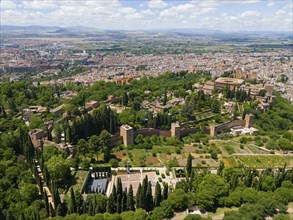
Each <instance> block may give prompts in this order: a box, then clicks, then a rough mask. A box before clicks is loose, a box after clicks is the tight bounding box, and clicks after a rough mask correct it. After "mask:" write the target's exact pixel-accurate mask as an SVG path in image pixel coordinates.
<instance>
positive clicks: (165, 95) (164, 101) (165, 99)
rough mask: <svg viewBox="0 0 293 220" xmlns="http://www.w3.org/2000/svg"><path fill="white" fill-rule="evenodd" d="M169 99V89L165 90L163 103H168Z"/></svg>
mask: <svg viewBox="0 0 293 220" xmlns="http://www.w3.org/2000/svg"><path fill="white" fill-rule="evenodd" d="M167 101H168V98H167V91H166V90H165V92H164V98H163V105H166V104H167Z"/></svg>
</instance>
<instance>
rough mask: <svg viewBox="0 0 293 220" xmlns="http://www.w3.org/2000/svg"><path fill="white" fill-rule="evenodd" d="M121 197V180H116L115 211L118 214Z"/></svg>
mask: <svg viewBox="0 0 293 220" xmlns="http://www.w3.org/2000/svg"><path fill="white" fill-rule="evenodd" d="M122 197H123V192H122V181H121V178H118V180H117V208H116V211H117V212H118V213H121V205H122Z"/></svg>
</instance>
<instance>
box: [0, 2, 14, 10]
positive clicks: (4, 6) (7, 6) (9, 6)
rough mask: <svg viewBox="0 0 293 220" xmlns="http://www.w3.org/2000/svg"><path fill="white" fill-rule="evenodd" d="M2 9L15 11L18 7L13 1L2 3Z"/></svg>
mask: <svg viewBox="0 0 293 220" xmlns="http://www.w3.org/2000/svg"><path fill="white" fill-rule="evenodd" d="M0 6H1V7H0V8H1V9H13V8H16V5H15V4H14V3H13V2H12V1H0Z"/></svg>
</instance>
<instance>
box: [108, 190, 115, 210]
mask: <svg viewBox="0 0 293 220" xmlns="http://www.w3.org/2000/svg"><path fill="white" fill-rule="evenodd" d="M107 212H109V213H115V212H116V200H115V198H114V194H113V193H111V195H110V196H109V199H108V201H107Z"/></svg>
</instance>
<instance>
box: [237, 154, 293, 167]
mask: <svg viewBox="0 0 293 220" xmlns="http://www.w3.org/2000/svg"><path fill="white" fill-rule="evenodd" d="M234 158H235V160H236V161H237V162H238V165H240V164H243V165H244V166H245V167H251V168H278V167H283V166H284V164H285V163H286V164H287V167H293V156H279V155H264V156H260V155H258V156H235V157H234Z"/></svg>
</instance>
